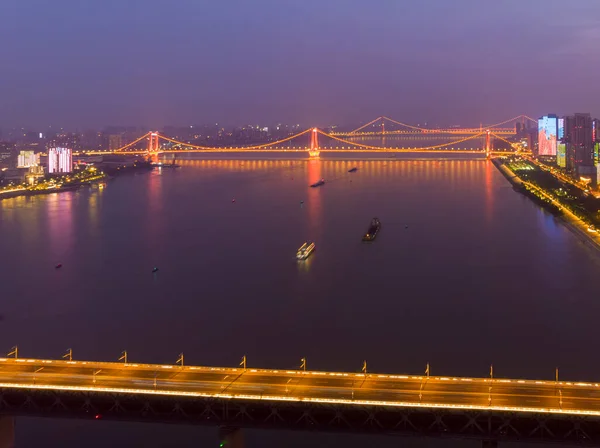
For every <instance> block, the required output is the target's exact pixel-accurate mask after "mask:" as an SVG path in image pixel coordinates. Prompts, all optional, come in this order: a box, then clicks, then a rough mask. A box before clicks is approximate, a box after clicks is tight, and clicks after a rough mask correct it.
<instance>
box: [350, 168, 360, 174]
mask: <svg viewBox="0 0 600 448" xmlns="http://www.w3.org/2000/svg"><path fill="white" fill-rule="evenodd" d="M357 171H358V168H357V167H354V168H350V169H349V170H348V172H349V173H356V172H357Z"/></svg>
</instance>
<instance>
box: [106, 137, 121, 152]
mask: <svg viewBox="0 0 600 448" xmlns="http://www.w3.org/2000/svg"><path fill="white" fill-rule="evenodd" d="M121 146H123V137H122V135H121V134H111V135H109V136H108V149H110V150H111V151H114V150H116V149H119V148H120V147H121Z"/></svg>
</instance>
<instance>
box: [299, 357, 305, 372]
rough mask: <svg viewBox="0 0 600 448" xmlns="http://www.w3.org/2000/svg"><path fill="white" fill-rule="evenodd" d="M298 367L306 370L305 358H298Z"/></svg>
mask: <svg viewBox="0 0 600 448" xmlns="http://www.w3.org/2000/svg"><path fill="white" fill-rule="evenodd" d="M300 368H301V369H302V370H304V371H305V372H306V358H302V359H301V360H300Z"/></svg>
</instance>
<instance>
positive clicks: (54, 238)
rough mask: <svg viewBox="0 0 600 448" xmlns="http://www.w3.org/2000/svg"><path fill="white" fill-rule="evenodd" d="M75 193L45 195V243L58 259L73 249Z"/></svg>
mask: <svg viewBox="0 0 600 448" xmlns="http://www.w3.org/2000/svg"><path fill="white" fill-rule="evenodd" d="M74 199H75V193H72V192H67V193H52V194H49V195H47V196H45V201H44V202H45V203H46V204H45V205H46V207H45V210H46V222H47V224H48V227H47V228H48V234H47V243H48V244H49V246H50V248H51V251H52V253H53V255H54V256H55V257H56V259H57V260H60V259H61V258H62V257H63V256H64V255H65V254H67V253H70V252H72V251H73V250H74V242H75V235H74V229H73V202H74Z"/></svg>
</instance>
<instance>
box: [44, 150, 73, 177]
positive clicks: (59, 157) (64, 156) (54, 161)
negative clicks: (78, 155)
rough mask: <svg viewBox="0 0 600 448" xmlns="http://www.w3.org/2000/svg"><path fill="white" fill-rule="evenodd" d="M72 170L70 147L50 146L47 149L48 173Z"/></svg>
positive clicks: (69, 171)
mask: <svg viewBox="0 0 600 448" xmlns="http://www.w3.org/2000/svg"><path fill="white" fill-rule="evenodd" d="M71 172H73V153H72V151H71V148H50V149H49V150H48V173H71Z"/></svg>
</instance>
